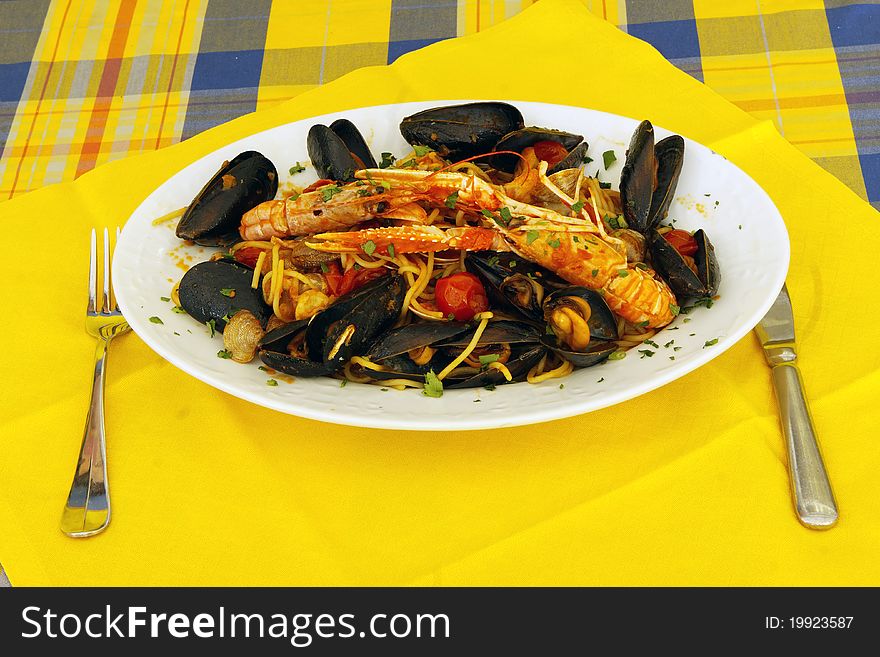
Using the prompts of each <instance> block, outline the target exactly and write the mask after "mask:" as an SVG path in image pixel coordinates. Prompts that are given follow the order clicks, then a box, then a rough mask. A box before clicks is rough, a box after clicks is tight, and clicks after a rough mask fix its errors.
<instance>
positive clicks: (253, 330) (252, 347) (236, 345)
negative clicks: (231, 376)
mask: <svg viewBox="0 0 880 657" xmlns="http://www.w3.org/2000/svg"><path fill="white" fill-rule="evenodd" d="M265 334H266V332H265V331H264V330H263V325H262V324H261V323H260V320H258V319H257V318H256V317H254V315H253V313H251V312H250V311H249V310H239V311H238V312H237V313H235V314H234V315H233V316H232V317H231V318H230V319H229V321H228V322H227V323H226V328H225V330H224V331H223V346H224V347H225V349H226V350H227V351H228V352H229V353H230V354H231V358H232V360H234V361H235V362H236V363H250V362H251V361H252V360H253V359H254V355H255V354H256V353H257V345H258V343H259V342H260V340H262V338H263V336H264V335H265Z"/></svg>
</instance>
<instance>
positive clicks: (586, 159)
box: [583, 155, 593, 164]
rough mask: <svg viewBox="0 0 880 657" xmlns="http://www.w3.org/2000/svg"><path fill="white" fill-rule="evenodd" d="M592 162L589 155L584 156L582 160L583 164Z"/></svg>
mask: <svg viewBox="0 0 880 657" xmlns="http://www.w3.org/2000/svg"><path fill="white" fill-rule="evenodd" d="M592 161H593V158H591V157H590V156H589V155H584V159H583V162H584V164H589V163H590V162H592Z"/></svg>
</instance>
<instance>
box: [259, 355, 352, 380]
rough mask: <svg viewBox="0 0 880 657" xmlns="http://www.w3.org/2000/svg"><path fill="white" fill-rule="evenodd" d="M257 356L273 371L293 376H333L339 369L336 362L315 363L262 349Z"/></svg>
mask: <svg viewBox="0 0 880 657" xmlns="http://www.w3.org/2000/svg"><path fill="white" fill-rule="evenodd" d="M257 355H258V356H259V357H260V360H261V361H263V363H265V364H266V365H268V366H269V367H271V368H272V369H273V370H278V371H279V372H284V373H285V374H291V375H293V376H304V377H311V376H328V375H330V374H333V372H335V371H336V370H337V369H339V368H338V366H337V365H336V363H335V362H329V363H325V362H323V361H321V362H317V363H316V362H315V361H313V360H308V359H306V358H298V357H297V356H291V355H290V354H283V353H280V352H277V351H268V350H265V349H261V350H260V351H259V352H258V353H257Z"/></svg>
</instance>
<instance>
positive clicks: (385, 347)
mask: <svg viewBox="0 0 880 657" xmlns="http://www.w3.org/2000/svg"><path fill="white" fill-rule="evenodd" d="M468 328H470V326H469V325H468V324H465V323H464V322H419V323H417V324H408V325H407V326H401V327H400V328H396V329H391V330H390V331H388V332H387V333H385V334H384V335H383V336H382V337H380V338H379V339H378V340H377V341H376V342H375V343H373V346H372V347H370V350H369V351H368V352H367V358H369V359H370V360H372V361H373V362H374V363H378V362H382V363H383V364H384V362H385V361H386V359H389V358H392V357H394V356H399V355H401V354H406V352H408V351H410V350H411V349H419V348H420V347H429V346H431V345H433V344H434V343H436V342H442V341H444V340H450V339H452V338H454V337H455V336H457V335H459V334H461V333H464V332H465V331H467V330H468Z"/></svg>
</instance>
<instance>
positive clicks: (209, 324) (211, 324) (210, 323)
mask: <svg viewBox="0 0 880 657" xmlns="http://www.w3.org/2000/svg"><path fill="white" fill-rule="evenodd" d="M205 326H207V327H208V330H209V331H210V332H211V337H212V338H213V337H214V334H215V333H216V332H217V321H216V320H213V319H209V320H208V321H207V322H205Z"/></svg>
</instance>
